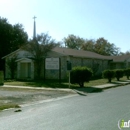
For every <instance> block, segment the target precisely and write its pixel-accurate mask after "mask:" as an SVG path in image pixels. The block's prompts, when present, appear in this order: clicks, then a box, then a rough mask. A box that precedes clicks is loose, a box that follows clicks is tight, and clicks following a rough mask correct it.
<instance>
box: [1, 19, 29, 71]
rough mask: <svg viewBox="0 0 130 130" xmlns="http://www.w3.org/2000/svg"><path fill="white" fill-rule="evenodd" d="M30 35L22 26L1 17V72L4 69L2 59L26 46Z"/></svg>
mask: <svg viewBox="0 0 130 130" xmlns="http://www.w3.org/2000/svg"><path fill="white" fill-rule="evenodd" d="M27 40H28V35H27V33H26V32H25V31H24V28H23V26H22V25H21V24H15V25H12V24H10V23H9V22H8V20H7V19H6V18H1V17H0V70H3V69H4V62H3V60H1V58H2V57H3V56H5V55H7V54H9V53H11V52H13V51H15V50H17V49H18V48H19V47H20V46H22V45H25V44H26V43H27Z"/></svg>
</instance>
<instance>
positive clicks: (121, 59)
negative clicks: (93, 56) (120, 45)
mask: <svg viewBox="0 0 130 130" xmlns="http://www.w3.org/2000/svg"><path fill="white" fill-rule="evenodd" d="M110 58H112V59H113V62H125V60H127V59H129V58H130V55H122V56H110Z"/></svg>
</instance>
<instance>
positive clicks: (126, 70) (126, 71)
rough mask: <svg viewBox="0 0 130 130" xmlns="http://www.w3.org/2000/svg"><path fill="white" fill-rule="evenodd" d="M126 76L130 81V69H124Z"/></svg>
mask: <svg viewBox="0 0 130 130" xmlns="http://www.w3.org/2000/svg"><path fill="white" fill-rule="evenodd" d="M124 74H125V75H126V77H127V79H129V76H130V68H128V69H124Z"/></svg>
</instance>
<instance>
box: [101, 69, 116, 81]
mask: <svg viewBox="0 0 130 130" xmlns="http://www.w3.org/2000/svg"><path fill="white" fill-rule="evenodd" d="M102 76H103V78H105V79H108V82H110V83H111V80H112V78H115V71H113V70H104V71H103V73H102Z"/></svg>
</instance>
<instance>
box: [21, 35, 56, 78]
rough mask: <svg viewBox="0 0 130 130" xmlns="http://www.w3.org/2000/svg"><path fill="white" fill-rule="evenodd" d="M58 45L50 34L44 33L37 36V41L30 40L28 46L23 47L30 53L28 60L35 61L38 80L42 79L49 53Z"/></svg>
mask: <svg viewBox="0 0 130 130" xmlns="http://www.w3.org/2000/svg"><path fill="white" fill-rule="evenodd" d="M58 45H59V44H57V43H56V42H55V40H54V39H52V38H51V37H50V36H49V35H48V34H45V33H42V34H41V35H37V37H36V39H34V40H30V41H29V42H28V44H27V45H26V46H23V47H22V49H24V50H26V51H28V52H29V53H30V55H29V56H27V58H30V59H32V60H33V61H34V64H35V72H36V75H35V78H36V79H40V78H41V69H42V66H43V65H44V64H43V62H44V59H45V57H46V55H47V53H48V52H49V51H51V50H52V49H53V48H54V47H56V46H58Z"/></svg>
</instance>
